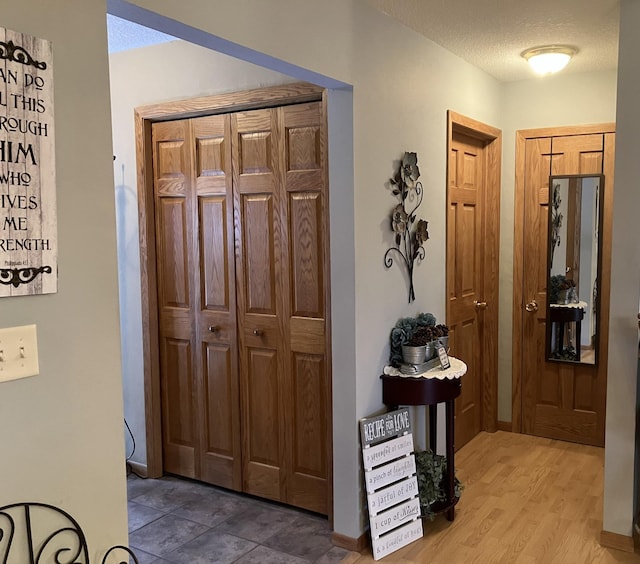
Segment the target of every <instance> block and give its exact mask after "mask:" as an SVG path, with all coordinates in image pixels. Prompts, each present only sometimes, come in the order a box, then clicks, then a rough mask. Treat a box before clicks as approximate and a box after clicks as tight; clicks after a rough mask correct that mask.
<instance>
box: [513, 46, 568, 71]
mask: <svg viewBox="0 0 640 564" xmlns="http://www.w3.org/2000/svg"><path fill="white" fill-rule="evenodd" d="M577 52H578V50H577V49H575V48H574V47H568V46H566V45H549V46H547V47H536V48H534V49H527V50H526V51H523V52H522V53H521V56H522V57H524V58H525V59H526V60H527V62H528V63H529V65H530V66H531V68H532V69H533V70H534V71H535V72H536V73H538V74H551V73H554V72H558V71H560V70H562V69H563V68H564V67H566V66H567V63H568V62H569V61H570V60H571V57H573V56H574V55H575V54H576V53H577Z"/></svg>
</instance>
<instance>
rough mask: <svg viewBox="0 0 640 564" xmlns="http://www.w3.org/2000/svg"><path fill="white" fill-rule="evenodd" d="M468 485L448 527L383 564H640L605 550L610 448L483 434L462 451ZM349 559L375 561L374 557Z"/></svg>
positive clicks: (432, 530)
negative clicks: (606, 458) (602, 535)
mask: <svg viewBox="0 0 640 564" xmlns="http://www.w3.org/2000/svg"><path fill="white" fill-rule="evenodd" d="M456 468H457V475H458V477H459V478H460V480H461V481H462V482H463V484H464V486H465V490H464V491H463V492H462V497H461V499H460V502H459V503H458V505H457V506H456V518H455V520H454V521H453V522H452V523H450V522H448V521H447V520H446V519H445V518H444V516H438V517H437V518H436V519H435V520H434V521H432V522H431V521H428V520H425V521H424V528H425V533H424V538H422V539H421V540H419V541H417V542H415V543H412V544H410V545H409V546H407V547H405V548H403V549H401V550H399V551H398V552H395V553H393V554H391V555H389V556H387V557H386V558H384V559H382V560H380V561H379V562H396V563H405V564H406V563H420V564H423V563H433V564H435V563H443V564H457V563H461V564H462V563H464V564H467V563H471V562H477V563H483V564H484V563H487V564H493V563H501V562H504V563H525V564H534V563H535V564H547V563H562V564H573V563H575V564H586V563H597V564H600V563H604V564H607V563H611V562H625V563H626V562H640V556H639V555H635V554H632V553H626V552H622V551H618V550H613V549H606V548H603V547H602V546H600V544H599V542H598V539H599V537H600V531H601V530H602V488H603V475H604V449H602V448H597V447H590V446H584V445H578V444H573V443H566V442H562V441H554V440H550V439H543V438H539V437H532V436H528V435H520V434H516V433H506V432H502V431H498V432H497V433H481V434H480V435H478V436H477V437H475V438H474V439H473V440H472V441H471V442H470V443H468V444H467V445H465V446H464V447H463V448H461V449H460V450H459V451H458V453H456ZM343 562H347V563H349V564H351V563H357V564H369V563H372V562H374V560H373V558H372V556H371V552H370V551H369V552H368V553H363V554H362V555H357V554H356V553H351V554H350V555H349V556H347V558H346V559H345V560H343Z"/></svg>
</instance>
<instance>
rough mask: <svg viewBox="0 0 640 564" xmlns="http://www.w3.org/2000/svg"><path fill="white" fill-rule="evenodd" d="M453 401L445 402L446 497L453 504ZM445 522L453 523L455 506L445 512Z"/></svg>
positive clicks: (454, 472) (454, 471)
mask: <svg viewBox="0 0 640 564" xmlns="http://www.w3.org/2000/svg"><path fill="white" fill-rule="evenodd" d="M454 406H455V403H454V400H448V401H447V402H445V409H446V419H447V425H446V449H447V470H446V472H447V478H446V484H447V497H448V498H449V501H450V502H453V500H454V498H455V478H456V470H455V462H454V451H455V447H454V442H453V438H454V436H453V429H454V422H455V419H454V411H455V410H454ZM445 515H446V517H447V521H453V519H454V517H455V516H456V508H455V506H451V508H450V509H448V510H447V512H446V514H445Z"/></svg>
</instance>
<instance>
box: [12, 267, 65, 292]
mask: <svg viewBox="0 0 640 564" xmlns="http://www.w3.org/2000/svg"><path fill="white" fill-rule="evenodd" d="M51 272H52V270H51V267H50V266H28V267H26V268H0V284H4V285H5V286H8V285H9V284H10V285H11V286H13V287H14V288H17V287H18V286H20V284H28V283H29V282H32V281H33V280H35V279H36V277H37V276H38V274H42V273H46V274H51Z"/></svg>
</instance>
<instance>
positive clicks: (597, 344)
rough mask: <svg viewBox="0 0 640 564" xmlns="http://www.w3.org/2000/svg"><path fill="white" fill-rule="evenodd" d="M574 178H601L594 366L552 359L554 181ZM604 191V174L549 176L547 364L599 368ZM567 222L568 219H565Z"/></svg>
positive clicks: (546, 297) (546, 313)
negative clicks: (551, 290)
mask: <svg viewBox="0 0 640 564" xmlns="http://www.w3.org/2000/svg"><path fill="white" fill-rule="evenodd" d="M572 178H599V179H600V185H599V187H598V218H597V222H598V246H597V249H598V257H597V261H598V264H597V266H596V280H597V281H598V295H597V297H596V300H595V303H594V304H593V305H592V307H593V312H594V315H595V320H596V333H595V339H594V343H593V353H594V362H593V364H591V363H588V362H582V361H578V360H567V359H562V358H551V337H552V323H551V303H550V300H549V287H550V283H551V240H552V239H551V237H552V221H551V217H552V213H553V206H552V202H553V183H554V180H560V179H572ZM604 189H605V182H604V174H556V175H553V174H552V175H551V176H549V201H548V208H549V209H548V215H547V270H546V274H547V285H546V294H545V301H546V307H545V310H546V311H545V315H546V317H545V325H546V327H545V350H544V355H545V358H544V360H545V362H563V363H568V364H572V365H582V366H597V364H598V357H599V354H598V351H599V348H600V325H601V321H600V302H601V301H602V300H601V296H600V295H599V293H600V287H601V281H602V236H603V223H604V209H603V206H604V201H605V199H604ZM565 220H566V218H565ZM576 344H577V346H579V345H580V344H579V343H576Z"/></svg>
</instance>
